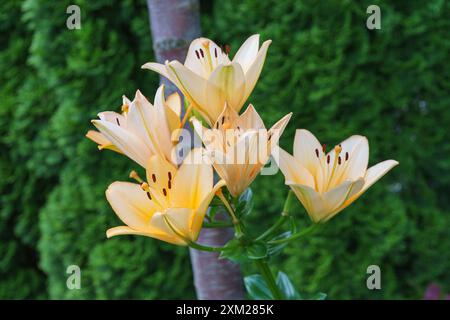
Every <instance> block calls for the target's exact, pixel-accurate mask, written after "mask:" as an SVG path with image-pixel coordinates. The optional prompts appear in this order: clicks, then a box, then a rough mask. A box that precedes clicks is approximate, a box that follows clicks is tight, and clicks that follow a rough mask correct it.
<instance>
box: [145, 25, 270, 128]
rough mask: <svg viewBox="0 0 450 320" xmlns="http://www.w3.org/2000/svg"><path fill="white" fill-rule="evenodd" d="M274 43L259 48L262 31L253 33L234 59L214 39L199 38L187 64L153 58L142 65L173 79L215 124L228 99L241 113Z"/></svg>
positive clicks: (194, 105) (188, 55)
mask: <svg viewBox="0 0 450 320" xmlns="http://www.w3.org/2000/svg"><path fill="white" fill-rule="evenodd" d="M270 43H271V40H267V41H265V42H264V43H263V44H262V46H261V48H259V35H258V34H255V35H252V36H251V37H249V38H248V39H247V40H246V41H245V42H244V43H243V44H242V46H241V47H240V48H239V50H238V51H237V53H236V55H235V56H234V58H233V60H231V61H230V59H229V57H228V52H223V51H222V49H221V48H220V47H219V46H218V45H217V44H215V43H214V42H213V41H212V40H210V39H206V38H198V39H195V40H193V41H192V43H191V45H190V47H189V50H188V53H187V56H186V60H185V62H184V65H183V64H181V63H180V62H178V61H176V60H173V61H170V62H169V61H166V63H165V64H159V63H154V62H149V63H146V64H144V65H143V66H142V68H143V69H150V70H153V71H156V72H158V73H159V74H160V75H162V76H164V77H166V78H167V79H169V80H170V81H172V82H173V83H174V84H175V85H176V86H177V87H178V88H179V89H180V91H181V92H182V93H183V95H184V96H185V97H186V98H187V99H188V101H189V102H190V103H191V105H192V106H193V107H194V108H196V109H197V111H198V112H199V113H200V114H201V115H202V117H203V118H204V119H205V120H206V121H207V122H208V124H209V125H210V126H211V125H213V124H214V122H215V121H216V120H217V118H218V117H219V115H220V113H221V112H222V110H223V108H224V105H225V103H227V105H229V106H230V107H232V108H233V109H234V110H235V111H236V112H238V113H239V111H240V110H241V108H242V106H243V105H244V103H245V101H247V99H248V97H249V96H250V94H251V93H252V91H253V88H254V87H255V85H256V82H257V80H258V78H259V75H260V73H261V70H262V67H263V65H264V61H265V58H266V54H267V49H268V48H269V45H270ZM226 51H228V50H226Z"/></svg>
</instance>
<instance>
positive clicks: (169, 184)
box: [167, 180, 172, 189]
mask: <svg viewBox="0 0 450 320" xmlns="http://www.w3.org/2000/svg"><path fill="white" fill-rule="evenodd" d="M167 186H168V187H169V189H172V181H171V180H169V182H168V183H167Z"/></svg>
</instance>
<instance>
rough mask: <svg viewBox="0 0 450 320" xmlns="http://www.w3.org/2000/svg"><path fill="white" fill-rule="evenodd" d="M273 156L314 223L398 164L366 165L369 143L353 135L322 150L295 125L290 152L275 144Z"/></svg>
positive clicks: (307, 133)
mask: <svg viewBox="0 0 450 320" xmlns="http://www.w3.org/2000/svg"><path fill="white" fill-rule="evenodd" d="M278 151H279V157H278V158H277V157H276V158H275V161H277V163H278V166H279V167H280V169H281V171H282V172H283V175H284V176H285V179H286V184H287V185H288V186H290V188H291V189H292V190H293V192H294V193H295V195H296V196H297V198H298V199H299V200H300V202H301V203H302V204H303V206H304V207H305V209H306V211H307V212H308V215H309V216H310V218H311V220H312V221H313V222H314V223H319V222H325V221H327V220H329V219H331V218H332V217H334V216H335V215H336V214H337V213H339V212H340V211H341V210H343V209H344V208H346V207H347V206H348V205H350V204H351V203H352V202H353V201H355V200H356V199H358V198H359V197H360V196H361V195H362V194H363V193H364V192H365V191H366V190H367V189H368V188H369V187H370V186H372V185H373V184H374V183H375V182H377V181H378V180H379V179H380V178H381V177H383V176H384V175H385V174H386V173H387V172H388V171H389V170H391V169H392V168H393V167H395V166H396V165H398V162H397V161H395V160H386V161H383V162H380V163H378V164H376V165H374V166H372V167H370V168H369V169H367V164H368V161H369V143H368V141H367V138H366V137H363V136H359V135H354V136H351V137H349V138H348V139H346V140H344V141H343V142H342V143H340V144H339V145H337V146H335V147H334V149H333V150H331V151H330V152H329V153H327V154H326V153H325V145H323V146H321V144H320V143H319V141H318V140H317V139H316V137H315V136H314V135H313V134H312V133H311V132H309V131H308V130H304V129H299V130H297V131H296V134H295V139H294V156H292V155H290V154H289V153H287V152H286V151H284V150H283V149H281V148H279V150H278Z"/></svg>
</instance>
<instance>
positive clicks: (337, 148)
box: [334, 145, 342, 155]
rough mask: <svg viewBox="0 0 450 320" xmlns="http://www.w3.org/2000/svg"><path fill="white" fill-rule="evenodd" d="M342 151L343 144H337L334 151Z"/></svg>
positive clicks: (338, 152) (337, 153)
mask: <svg viewBox="0 0 450 320" xmlns="http://www.w3.org/2000/svg"><path fill="white" fill-rule="evenodd" d="M341 151H342V147H341V145H337V146H335V147H334V152H336V155H339V154H340V153H341Z"/></svg>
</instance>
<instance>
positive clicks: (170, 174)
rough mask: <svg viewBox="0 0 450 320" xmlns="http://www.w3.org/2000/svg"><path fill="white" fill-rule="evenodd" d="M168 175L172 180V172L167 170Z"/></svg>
mask: <svg viewBox="0 0 450 320" xmlns="http://www.w3.org/2000/svg"><path fill="white" fill-rule="evenodd" d="M167 176H168V177H169V180H172V172H170V171H169V172H167Z"/></svg>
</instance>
